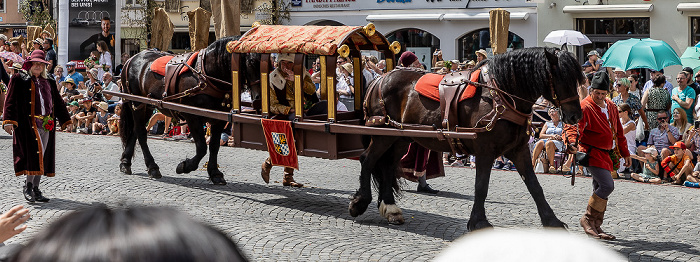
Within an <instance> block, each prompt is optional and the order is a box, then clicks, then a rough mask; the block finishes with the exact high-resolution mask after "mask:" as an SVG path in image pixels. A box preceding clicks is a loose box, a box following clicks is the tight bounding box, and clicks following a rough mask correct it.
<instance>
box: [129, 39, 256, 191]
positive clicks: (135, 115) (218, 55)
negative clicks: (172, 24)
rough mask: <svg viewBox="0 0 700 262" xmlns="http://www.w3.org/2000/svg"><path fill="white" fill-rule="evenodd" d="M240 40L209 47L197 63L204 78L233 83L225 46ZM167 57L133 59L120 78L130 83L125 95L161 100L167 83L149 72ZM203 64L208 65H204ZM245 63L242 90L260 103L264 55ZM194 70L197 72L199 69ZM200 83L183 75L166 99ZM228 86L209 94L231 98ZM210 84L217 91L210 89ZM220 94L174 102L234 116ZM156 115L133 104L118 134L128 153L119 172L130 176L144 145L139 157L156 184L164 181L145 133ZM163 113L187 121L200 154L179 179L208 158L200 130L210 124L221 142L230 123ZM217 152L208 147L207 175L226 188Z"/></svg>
mask: <svg viewBox="0 0 700 262" xmlns="http://www.w3.org/2000/svg"><path fill="white" fill-rule="evenodd" d="M236 39H237V37H228V38H222V39H219V40H217V41H215V42H214V43H212V44H211V45H209V46H208V47H207V48H206V49H203V50H201V51H200V52H204V55H203V58H202V56H200V57H198V58H197V60H200V61H196V63H198V64H199V66H201V68H202V69H203V70H201V71H204V72H206V75H207V76H209V77H211V78H216V79H219V80H224V81H225V80H228V81H230V79H231V75H232V74H231V54H229V53H228V52H227V51H226V44H227V43H228V42H229V41H233V40H236ZM164 55H167V54H166V53H163V52H159V51H153V50H145V51H142V52H140V53H138V54H136V55H135V56H134V57H132V58H131V59H130V60H129V61H128V62H127V66H126V68H125V70H124V72H122V81H125V80H126V81H125V82H123V83H124V85H123V88H122V89H123V92H125V93H129V94H133V95H139V96H144V97H150V98H154V99H163V94H164V89H165V85H164V77H163V76H161V75H159V74H156V73H153V72H152V71H151V69H150V66H151V64H152V63H153V62H154V61H155V60H156V59H158V58H160V57H162V56H164ZM202 60H203V61H204V63H203V64H202ZM241 61H242V63H241V65H240V72H242V74H241V77H240V78H239V80H240V82H239V86H240V87H244V86H248V87H249V89H250V92H251V97H252V98H253V99H259V97H260V85H259V83H260V81H259V79H260V73H259V72H260V55H258V54H242V56H241ZM243 61H244V62H243ZM195 68H199V67H198V66H195ZM214 80H215V79H214ZM199 81H200V79H199V78H198V77H197V75H196V74H195V73H194V72H192V70H189V71H187V72H185V73H182V74H181V75H180V76H179V77H178V81H177V90H176V91H175V92H172V93H169V94H167V95H174V94H177V93H180V92H183V91H185V90H188V89H190V88H193V87H195V86H197V85H198V83H199ZM224 81H210V83H209V86H207V87H206V88H216V89H218V90H221V91H226V90H228V94H230V93H231V91H230V90H231V85H230V84H226V83H223V82H224ZM212 84H213V85H214V86H212ZM241 90H243V88H241ZM173 93H174V94H173ZM218 93H221V95H220V96H218V95H209V94H204V93H198V94H195V95H191V96H185V97H182V98H180V99H177V100H174V102H178V103H182V104H185V105H190V106H195V107H199V108H206V109H212V110H219V111H230V110H231V108H229V107H228V106H224V105H229V104H230V103H231V102H230V101H231V99H230V97H228V96H225V95H224V93H225V92H218ZM210 94H211V92H210ZM153 109H154V106H151V105H148V104H145V103H139V102H134V101H127V102H125V103H124V106H123V107H122V115H121V121H120V127H119V131H120V132H119V134H120V136H121V139H122V145H123V147H124V152H123V153H122V157H121V164H120V165H119V167H120V170H121V171H122V172H123V173H125V174H131V159H132V158H133V156H134V149H135V147H136V140H137V139H138V141H139V144H140V145H141V151H143V156H144V159H145V163H146V167H147V168H148V175H149V176H150V177H152V178H160V177H161V174H160V170H159V167H158V165H157V164H156V163H155V161H154V159H153V156H152V155H151V152H150V151H149V149H148V144H147V130H146V128H145V126H146V123H147V121H148V120H149V118H150V117H151V114H152V113H153ZM161 112H162V113H163V114H165V115H167V116H170V117H177V118H182V119H184V120H185V121H187V124H188V126H189V127H190V134H191V135H192V137H193V138H194V142H195V145H196V148H197V152H196V155H195V156H194V157H193V158H191V159H185V160H184V161H182V162H181V163H180V164H179V165H178V166H177V168H176V172H177V173H178V174H181V173H189V172H191V171H193V170H196V169H197V167H198V166H199V162H200V161H201V160H202V158H203V157H204V155H205V154H206V153H207V152H206V151H207V144H206V140H205V138H204V130H203V128H202V127H203V126H204V124H205V123H206V122H209V123H210V124H211V137H214V138H218V137H220V136H221V132H222V130H223V129H224V126H225V125H226V122H225V121H220V120H215V119H209V118H205V117H201V116H197V115H191V114H185V113H179V112H174V111H170V110H163V109H161ZM219 147H220V146H219V143H210V144H209V164H208V166H207V172H208V173H209V179H210V180H211V181H212V183H214V184H216V185H225V184H226V180H224V174H223V173H222V172H221V171H219V169H218V165H217V153H218V152H219Z"/></svg>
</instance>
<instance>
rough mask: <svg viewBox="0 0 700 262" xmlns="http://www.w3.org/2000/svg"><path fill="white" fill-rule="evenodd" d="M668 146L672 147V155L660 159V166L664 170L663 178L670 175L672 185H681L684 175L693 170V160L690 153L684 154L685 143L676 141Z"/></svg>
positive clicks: (686, 175)
mask: <svg viewBox="0 0 700 262" xmlns="http://www.w3.org/2000/svg"><path fill="white" fill-rule="evenodd" d="M669 148H670V149H673V155H670V156H668V157H666V158H664V160H663V161H661V166H662V167H663V168H664V171H666V174H665V175H664V176H665V177H664V178H667V177H670V178H671V180H672V181H673V184H674V185H682V184H683V182H685V180H686V177H688V176H689V175H691V174H692V172H693V168H694V166H693V162H692V161H691V160H690V156H689V155H690V154H686V150H685V143H683V142H680V141H678V142H676V143H675V144H673V145H672V146H670V147H669ZM666 175H668V176H667V177H666Z"/></svg>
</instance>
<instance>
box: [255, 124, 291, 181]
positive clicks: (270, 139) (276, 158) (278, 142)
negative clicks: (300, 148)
mask: <svg viewBox="0 0 700 262" xmlns="http://www.w3.org/2000/svg"><path fill="white" fill-rule="evenodd" d="M260 122H261V123H262V127H263V132H264V133H265V142H267V152H268V153H269V154H270V161H271V162H272V165H273V166H284V167H291V168H294V169H297V170H298V169H299V160H298V158H297V149H296V147H295V146H294V131H293V130H292V124H291V122H290V121H284V120H272V119H261V120H260Z"/></svg>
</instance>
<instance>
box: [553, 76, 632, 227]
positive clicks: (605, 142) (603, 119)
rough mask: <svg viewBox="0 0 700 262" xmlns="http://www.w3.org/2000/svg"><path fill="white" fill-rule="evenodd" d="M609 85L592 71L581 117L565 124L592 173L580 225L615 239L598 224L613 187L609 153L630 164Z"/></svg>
mask: <svg viewBox="0 0 700 262" xmlns="http://www.w3.org/2000/svg"><path fill="white" fill-rule="evenodd" d="M609 87H610V78H609V77H608V74H607V73H606V72H604V71H601V72H597V73H595V76H594V77H593V81H591V92H590V95H589V96H588V97H586V98H585V99H583V101H581V110H582V111H583V115H582V117H581V120H580V121H579V123H578V124H577V125H566V126H565V127H564V129H565V131H566V139H567V141H568V142H569V144H570V148H574V147H575V146H576V145H578V150H579V151H581V152H586V153H588V154H589V156H590V160H589V165H588V167H587V168H588V172H589V173H590V174H591V176H592V177H593V195H591V197H590V199H589V200H588V207H587V208H586V214H584V215H583V217H582V218H581V220H580V223H581V226H582V227H583V230H584V231H585V232H586V234H588V235H590V236H592V237H595V238H602V239H606V240H612V239H615V236H613V235H611V234H607V233H605V232H604V231H603V230H602V229H601V228H600V226H601V225H602V224H603V217H604V215H605V210H606V207H607V205H608V196H609V195H610V194H611V193H612V191H613V190H614V188H615V184H614V183H613V180H612V176H611V175H610V172H611V171H612V170H613V162H612V159H611V154H618V153H619V154H620V155H621V156H622V157H623V158H624V159H625V166H628V167H629V166H630V163H631V161H630V153H629V151H628V150H627V146H625V145H627V140H626V139H625V135H624V133H623V131H622V129H623V127H622V124H621V123H620V116H619V115H618V111H617V106H616V105H615V104H614V103H613V102H612V101H610V99H608V98H607V95H608V92H609ZM577 138H578V141H577ZM577 142H578V143H577ZM616 148H617V149H616Z"/></svg>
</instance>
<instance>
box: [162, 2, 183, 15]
mask: <svg viewBox="0 0 700 262" xmlns="http://www.w3.org/2000/svg"><path fill="white" fill-rule="evenodd" d="M165 11H166V12H178V13H179V12H180V0H165Z"/></svg>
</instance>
